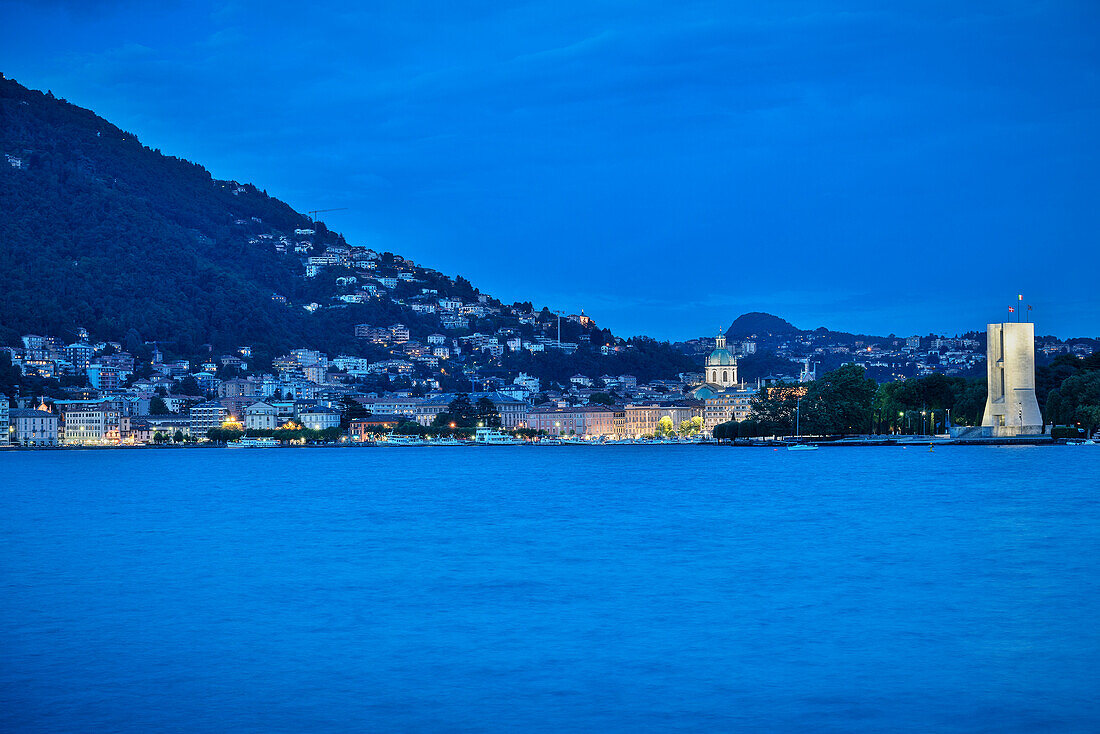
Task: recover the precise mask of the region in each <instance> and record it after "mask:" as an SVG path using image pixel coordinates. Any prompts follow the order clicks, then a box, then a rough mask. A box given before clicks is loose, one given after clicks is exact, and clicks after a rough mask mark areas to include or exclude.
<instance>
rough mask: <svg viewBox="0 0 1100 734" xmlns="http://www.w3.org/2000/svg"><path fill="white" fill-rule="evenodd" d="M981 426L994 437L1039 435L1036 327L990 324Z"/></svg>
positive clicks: (1028, 324) (1029, 325) (1025, 324)
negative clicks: (985, 389) (986, 378)
mask: <svg viewBox="0 0 1100 734" xmlns="http://www.w3.org/2000/svg"><path fill="white" fill-rule="evenodd" d="M987 335H988V343H987V345H986V372H987V376H988V383H989V385H988V392H987V393H986V395H987V397H986V400H985V416H984V417H983V418H982V427H983V428H984V429H985V430H986V431H987V432H988V433H989V434H990V435H993V436H1020V435H1032V434H1041V433H1042V432H1043V417H1042V415H1041V414H1040V413H1039V403H1038V402H1036V400H1035V324H1032V323H1023V324H1021V323H1011V322H1009V323H1004V324H989V330H988V332H987Z"/></svg>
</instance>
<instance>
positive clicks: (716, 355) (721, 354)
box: [707, 349, 737, 367]
mask: <svg viewBox="0 0 1100 734" xmlns="http://www.w3.org/2000/svg"><path fill="white" fill-rule="evenodd" d="M735 364H737V360H735V359H734V358H733V355H732V354H730V353H729V350H728V349H715V350H714V351H713V352H711V353H710V356H709V357H707V367H732V366H733V365H735Z"/></svg>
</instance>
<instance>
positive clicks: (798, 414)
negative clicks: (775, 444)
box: [787, 398, 817, 451]
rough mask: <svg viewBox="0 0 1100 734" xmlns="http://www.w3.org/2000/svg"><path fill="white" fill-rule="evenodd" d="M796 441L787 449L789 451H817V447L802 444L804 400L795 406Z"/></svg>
mask: <svg viewBox="0 0 1100 734" xmlns="http://www.w3.org/2000/svg"><path fill="white" fill-rule="evenodd" d="M794 440H795V441H797V442H798V443H795V444H793V445H791V446H788V447H787V451H817V446H813V445H811V444H808V443H803V442H802V398H799V399H798V402H796V403H795V404H794Z"/></svg>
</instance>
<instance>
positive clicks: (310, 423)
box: [298, 405, 340, 431]
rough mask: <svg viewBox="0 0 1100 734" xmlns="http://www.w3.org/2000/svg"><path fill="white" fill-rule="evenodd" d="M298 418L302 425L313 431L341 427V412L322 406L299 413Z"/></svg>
mask: <svg viewBox="0 0 1100 734" xmlns="http://www.w3.org/2000/svg"><path fill="white" fill-rule="evenodd" d="M298 418H299V420H300V421H301V423H302V425H303V426H304V427H306V428H308V429H309V430H311V431H323V430H325V429H326V428H339V427H340V412H339V411H337V410H333V409H332V408H325V407H323V406H320V405H317V406H314V407H312V408H306V409H305V410H303V411H301V412H299V414H298Z"/></svg>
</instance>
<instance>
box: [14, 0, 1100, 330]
mask: <svg viewBox="0 0 1100 734" xmlns="http://www.w3.org/2000/svg"><path fill="white" fill-rule="evenodd" d="M360 6H362V7H360ZM0 19H2V20H3V25H4V27H5V28H6V29H7V30H6V32H5V40H4V43H3V44H0V70H2V71H3V72H5V74H7V75H8V76H9V77H12V78H14V79H16V80H18V81H20V82H21V83H23V84H26V85H27V86H31V87H34V88H39V89H50V90H52V91H53V92H54V94H56V95H57V96H60V97H64V98H66V99H68V100H69V101H71V102H74V103H76V104H79V105H81V106H84V107H89V108H91V109H92V110H94V111H95V112H97V113H98V114H100V115H102V116H104V117H106V118H107V119H109V120H111V121H112V122H114V123H115V124H117V125H119V126H120V127H122V128H123V129H126V130H129V131H131V132H134V133H136V134H137V135H138V136H139V137H140V138H141V139H142V141H143V142H144V143H145V144H147V145H150V146H152V147H157V148H160V149H161V150H163V151H164V152H166V153H170V154H173V155H179V156H182V157H185V158H189V159H191V160H195V161H197V162H199V163H202V164H203V165H205V166H206V167H207V168H208V169H210V170H211V172H212V173H213V174H214V175H215V176H217V177H219V178H231V179H236V180H240V181H249V182H253V183H255V184H257V185H258V186H260V187H262V188H265V189H267V191H268V192H269V193H271V194H273V195H275V196H278V197H280V198H282V199H285V200H286V201H288V202H289V203H290V204H291V205H292V206H294V207H295V208H297V209H298V210H300V211H304V210H307V209H323V208H329V207H347V208H348V210H347V211H342V212H334V213H332V214H330V215H327V217H326V221H327V223H328V224H329V226H330V227H331V228H333V229H336V230H338V231H340V232H343V233H344V234H345V235H346V236H347V237H348V239H349V241H351V242H353V243H355V244H365V245H369V246H373V247H376V248H382V249H388V250H392V251H394V252H397V253H400V254H403V255H406V256H408V257H412V258H413V259H415V260H416V261H418V262H421V263H424V264H426V265H429V266H432V267H437V268H439V269H441V270H443V271H444V272H447V273H461V274H463V275H466V276H467V277H469V278H470V279H471V280H472V281H473V282H474V284H475V285H477V286H479V287H480V288H481V289H482V290H484V291H487V292H490V293H492V294H493V295H496V296H498V297H499V298H501V299H503V300H506V301H512V300H532V301H534V302H535V303H536V304H537V305H543V304H547V305H550V306H551V307H553V308H563V309H567V310H570V311H574V310H576V309H580V308H584V309H585V310H586V312H588V313H589V314H591V315H592V316H594V317H595V318H596V319H597V321H598V322H599V323H600V324H601V325H602V326H607V327H610V328H612V329H613V330H614V331H615V332H616V333H619V334H625V335H629V334H635V333H647V334H650V335H654V336H657V337H661V338H671V339H683V338H691V337H693V336H698V335H702V334H712V333H714V332H715V331H716V330H717V329H718V328H719V327H720V326H725V325H728V324H729V322H730V321H731V320H732V319H733V318H734V317H735V316H737V315H738V314H740V313H742V312H745V311H754V310H763V311H770V312H772V313H775V314H777V315H780V316H783V317H785V318H787V319H788V320H790V321H792V322H793V323H795V324H796V325H798V326H800V327H804V328H812V327H816V326H822V325H825V326H829V327H831V328H836V329H844V330H850V331H857V332H866V333H882V334H885V333H897V334H910V333H922V334H923V333H928V332H933V331H934V332H944V333H949V334H951V333H956V332H962V331H966V330H969V329H975V328H978V329H980V328H983V327H984V324H985V323H987V322H989V321H993V320H999V319H1001V318H1002V317H1003V315H1004V313H1005V307H1006V306H1007V304H1008V303H1009V302H1010V301H1011V300H1013V299H1014V298H1015V295H1016V294H1017V293H1018V292H1021V293H1024V294H1025V298H1026V300H1027V301H1029V302H1031V303H1033V304H1034V305H1035V312H1034V313H1035V319H1036V321H1037V322H1038V330H1039V332H1040V333H1055V334H1059V335H1062V336H1068V335H1089V336H1096V335H1100V288H1098V287H1097V285H1098V281H1100V246H1098V236H1097V233H1098V232H1100V226H1098V225H1100V165H1098V164H1100V43H1098V42H1097V39H1098V38H1100V3H1096V2H1046V3H1044V2H1027V3H1025V2H1013V1H1012V0H1001V1H1000V2H995V3H994V2H990V3H969V2H967V3H959V2H922V3H911V4H910V3H902V2H893V3H881V2H866V3H860V2H847V3H836V2H767V3H761V2H744V3H738V2H690V1H684V2H669V3H652V2H649V3H647V2H607V3H605V2H594V1H592V0H586V1H584V2H565V1H564V0H557V1H554V2H529V3H520V4H511V5H505V4H502V3H486V2H476V1H472V2H458V3H451V2H415V1H409V0H406V1H404V2H394V3H351V2H348V3H340V2H335V3H316V4H303V3H297V2H294V3H290V2H264V3H261V2H225V3H207V2H202V1H201V0H196V1H189V2H178V3H172V2H166V3H145V2H141V3H136V2H135V3H129V2H120V3H110V2H96V1H95V0H84V1H83V2H76V3H67V2H50V1H49V0H38V1H36V2H27V3H10V2H4V1H3V0H0Z"/></svg>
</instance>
